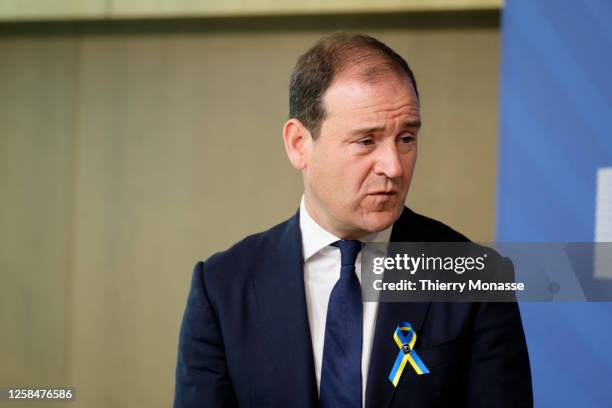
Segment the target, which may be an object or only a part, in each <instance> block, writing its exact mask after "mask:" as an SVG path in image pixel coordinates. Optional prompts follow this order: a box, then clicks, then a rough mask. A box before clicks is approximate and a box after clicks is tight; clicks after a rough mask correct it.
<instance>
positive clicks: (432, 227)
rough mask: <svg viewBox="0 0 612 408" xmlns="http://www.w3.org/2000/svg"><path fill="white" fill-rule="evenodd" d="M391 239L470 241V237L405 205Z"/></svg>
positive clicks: (396, 240) (400, 240)
mask: <svg viewBox="0 0 612 408" xmlns="http://www.w3.org/2000/svg"><path fill="white" fill-rule="evenodd" d="M391 241H395V242H469V241H470V239H469V238H468V237H466V236H465V235H463V234H461V233H460V232H458V231H456V230H454V229H453V228H451V227H449V226H448V225H446V224H444V223H442V222H440V221H437V220H434V219H433V218H429V217H426V216H424V215H421V214H418V213H416V212H414V211H412V210H411V209H409V208H408V207H404V211H402V214H401V215H400V217H399V218H398V220H397V221H396V222H395V224H394V225H393V231H392V233H391Z"/></svg>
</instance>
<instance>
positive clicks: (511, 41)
mask: <svg viewBox="0 0 612 408" xmlns="http://www.w3.org/2000/svg"><path fill="white" fill-rule="evenodd" d="M500 117H501V123H500V151H499V180H498V197H497V198H498V200H497V202H498V209H497V239H498V240H499V241H507V242H508V241H517V242H525V241H541V242H546V241H552V242H558V241H592V240H593V238H594V225H595V215H594V214H595V194H596V192H595V189H596V174H597V169H598V168H600V167H609V166H612V1H610V0H586V1H574V0H564V1H559V0H538V1H531V0H529V1H522V0H515V1H513V0H509V1H507V2H506V7H505V10H504V12H503V18H502V83H501V115H500ZM521 310H522V312H523V319H524V324H525V330H526V334H527V341H528V345H529V350H530V356H531V361H532V371H533V375H534V387H535V396H536V406H537V407H558V406H563V407H565V406H575V407H587V406H588V407H604V406H605V407H609V406H612V387H611V385H610V384H611V381H612V305H610V304H607V303H600V304H523V305H521Z"/></svg>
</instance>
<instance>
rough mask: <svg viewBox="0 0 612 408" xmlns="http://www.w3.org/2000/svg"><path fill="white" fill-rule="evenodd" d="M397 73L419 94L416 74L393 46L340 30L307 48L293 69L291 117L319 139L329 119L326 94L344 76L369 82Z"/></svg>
mask: <svg viewBox="0 0 612 408" xmlns="http://www.w3.org/2000/svg"><path fill="white" fill-rule="evenodd" d="M390 73H391V74H395V75H397V76H398V77H400V78H405V79H407V80H409V81H410V83H411V84H412V86H413V87H414V90H415V93H416V94H417V96H418V90H417V86H416V81H415V79H414V74H413V73H412V70H411V69H410V67H409V66H408V64H407V63H406V61H405V60H404V59H403V58H402V57H401V56H399V55H398V54H397V53H396V52H395V51H393V50H392V49H391V48H389V47H388V46H386V45H385V44H383V43H382V42H380V41H378V40H377V39H375V38H372V37H370V36H367V35H362V34H347V33H336V34H332V35H330V36H329V37H325V38H323V39H321V40H320V41H319V42H317V43H316V44H315V45H314V46H313V47H312V48H311V49H309V50H308V51H306V53H304V54H303V55H302V56H301V57H300V58H299V59H298V62H297V64H296V66H295V68H294V69H293V73H292V75H291V82H290V85H289V117H290V118H296V119H298V120H299V121H300V122H302V123H303V124H304V126H305V127H306V128H308V130H309V131H310V133H311V135H312V137H313V139H316V138H317V137H318V135H319V132H320V129H321V123H322V121H323V120H324V119H325V115H326V113H325V107H324V105H323V96H324V94H325V92H326V91H327V89H328V88H329V87H330V86H331V84H332V83H333V81H334V80H335V79H336V78H338V77H339V76H340V75H351V76H352V75H355V76H357V77H359V78H360V79H361V80H363V81H366V82H375V81H376V80H377V79H379V78H382V77H383V76H387V75H388V74H390Z"/></svg>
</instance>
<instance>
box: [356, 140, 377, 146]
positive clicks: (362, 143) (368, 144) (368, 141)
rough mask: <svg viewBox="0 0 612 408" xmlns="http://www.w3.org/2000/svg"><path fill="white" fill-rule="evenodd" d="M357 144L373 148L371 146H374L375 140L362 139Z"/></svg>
mask: <svg viewBox="0 0 612 408" xmlns="http://www.w3.org/2000/svg"><path fill="white" fill-rule="evenodd" d="M357 143H359V144H360V145H363V146H371V145H373V144H374V140H372V139H361V140H358V141H357Z"/></svg>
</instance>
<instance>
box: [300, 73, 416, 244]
mask: <svg viewBox="0 0 612 408" xmlns="http://www.w3.org/2000/svg"><path fill="white" fill-rule="evenodd" d="M323 106H324V108H325V112H326V114H327V116H326V118H325V120H324V121H323V123H322V125H321V131H320V134H319V137H318V138H317V140H315V141H313V140H312V139H311V138H309V139H308V140H307V141H306V145H305V152H306V154H305V160H306V163H305V167H304V170H303V175H304V184H305V186H304V187H305V200H306V206H307V209H308V212H309V213H310V214H311V216H312V217H313V218H314V219H315V220H316V221H317V222H318V223H319V224H320V225H322V226H323V227H324V228H326V229H327V230H329V231H330V232H332V233H334V234H335V235H337V236H339V237H340V238H343V239H349V238H350V239H355V238H361V237H363V236H365V235H367V234H370V233H373V232H378V231H382V230H384V229H385V228H387V227H388V226H390V225H391V224H393V222H395V220H397V218H398V217H399V216H400V214H401V212H402V209H403V206H404V201H405V200H406V195H407V194H408V188H409V187H410V180H411V178H412V172H413V171H414V165H415V163H416V158H417V140H416V137H417V132H418V130H419V127H420V112H419V102H418V99H417V96H416V93H415V90H414V88H413V86H412V84H411V83H410V82H409V80H408V79H407V78H406V79H404V78H401V77H399V76H397V75H395V74H391V73H389V74H385V75H382V76H380V77H378V78H376V80H375V81H374V82H372V81H366V80H364V79H363V78H361V77H360V76H358V75H356V74H351V73H350V72H348V73H346V74H341V75H340V76H339V77H338V78H336V79H335V80H334V82H333V83H332V85H331V86H330V87H329V88H328V90H327V91H326V93H325V94H324V96H323Z"/></svg>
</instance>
